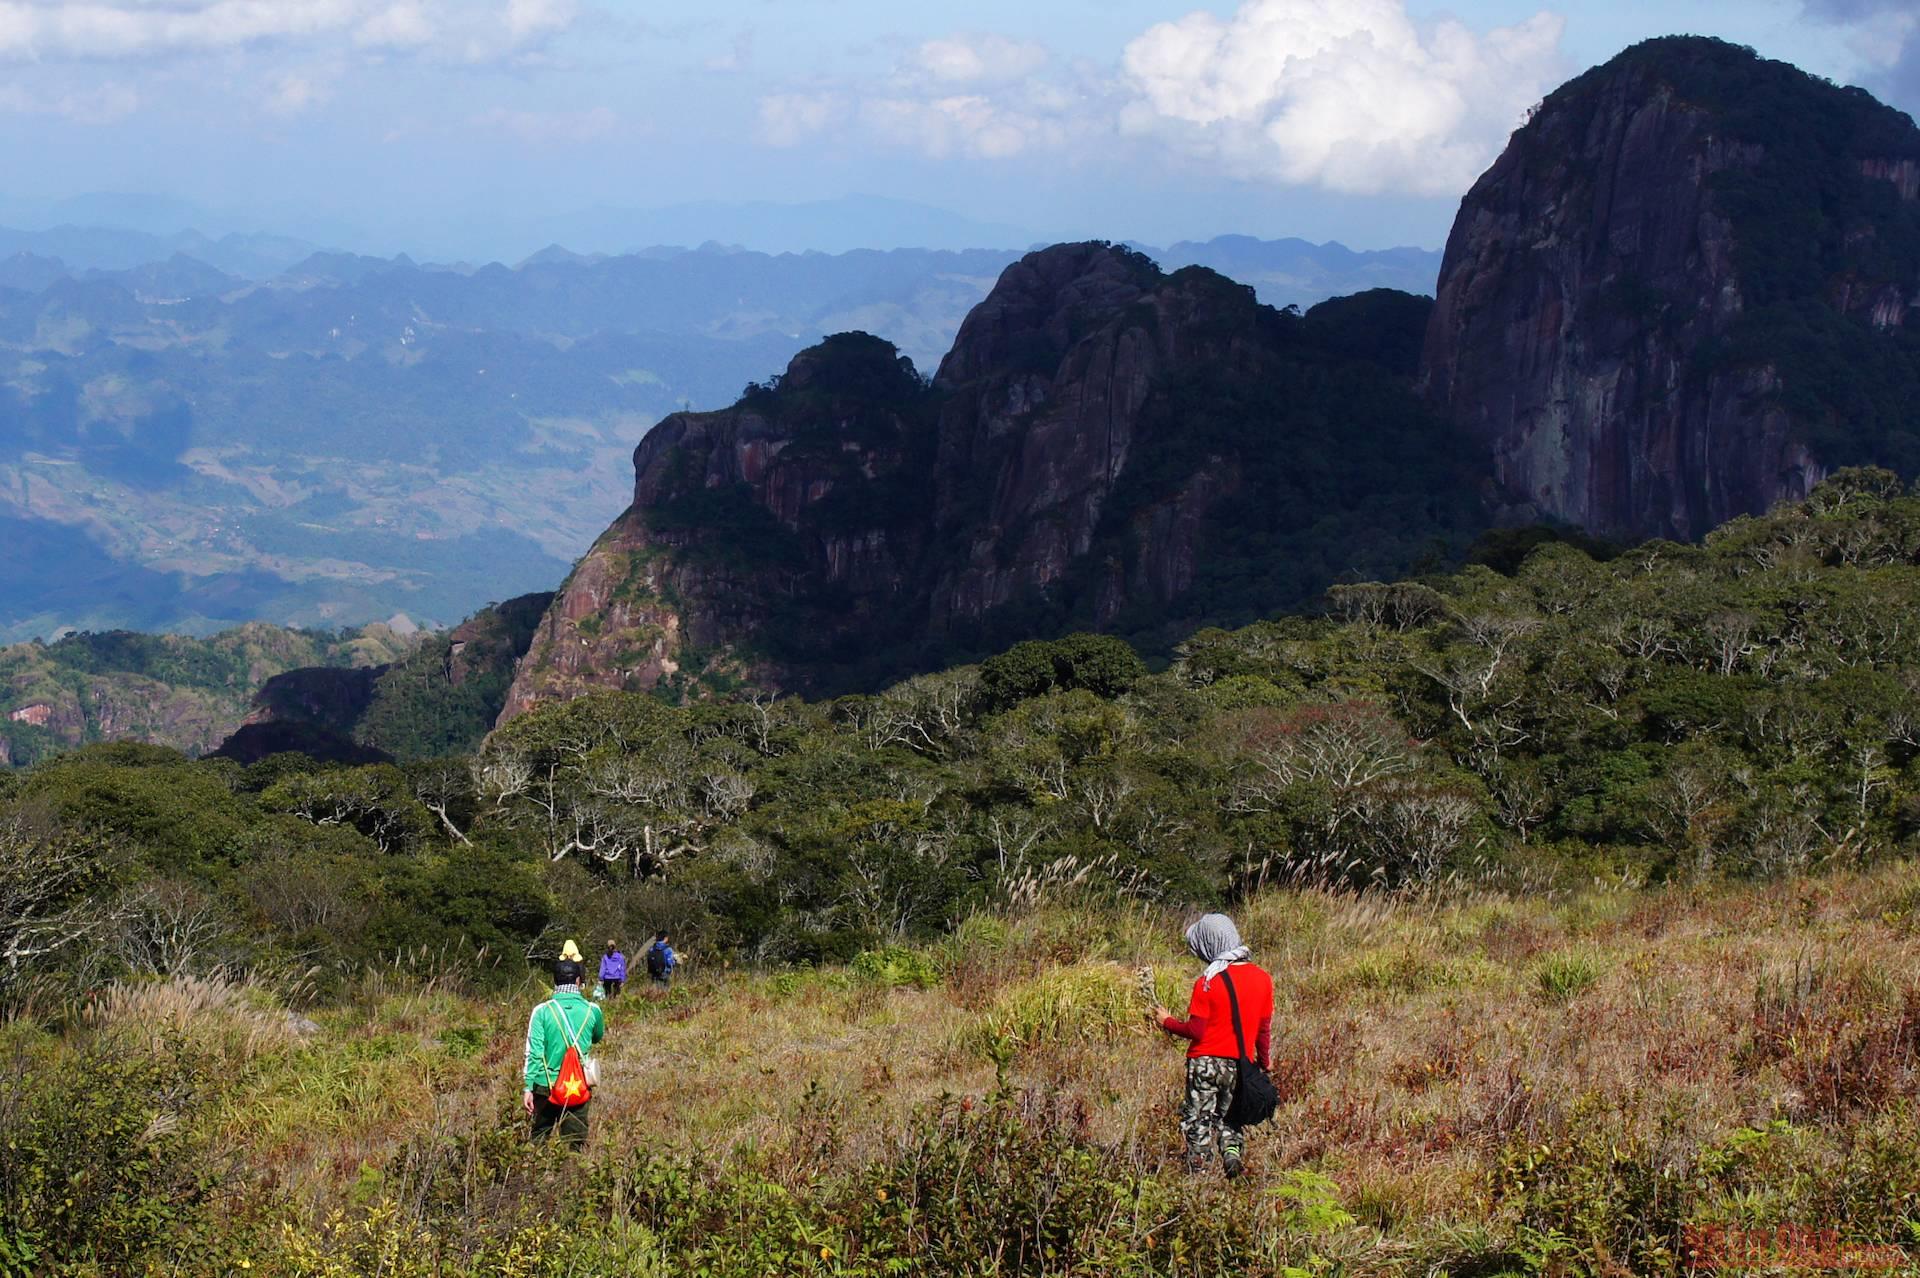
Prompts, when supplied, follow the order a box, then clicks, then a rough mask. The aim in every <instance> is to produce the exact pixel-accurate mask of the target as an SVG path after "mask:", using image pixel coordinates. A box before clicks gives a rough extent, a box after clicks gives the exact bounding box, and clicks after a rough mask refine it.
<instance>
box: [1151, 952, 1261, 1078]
mask: <svg viewBox="0 0 1920 1278" xmlns="http://www.w3.org/2000/svg"><path fill="white" fill-rule="evenodd" d="M1227 972H1230V973H1232V975H1233V992H1234V993H1235V994H1236V995H1238V996H1239V999H1240V1030H1241V1033H1243V1034H1245V1035H1246V1038H1247V1052H1248V1055H1250V1056H1252V1057H1253V1059H1254V1060H1255V1061H1256V1062H1257V1063H1258V1064H1259V1065H1260V1067H1261V1068H1262V1069H1268V1068H1271V1067H1272V1052H1273V1041H1272V1038H1273V978H1272V977H1271V976H1269V975H1267V973H1266V972H1265V971H1264V970H1263V969H1261V968H1259V967H1257V966H1255V965H1254V964H1252V963H1235V964H1233V965H1232V966H1231V967H1229V968H1228V969H1227ZM1231 1006H1232V1004H1231V1002H1230V1001H1229V1000H1228V998H1227V983H1226V980H1225V979H1224V974H1223V975H1222V976H1216V977H1214V978H1213V980H1212V981H1209V982H1207V983H1206V984H1205V985H1204V986H1203V985H1202V984H1201V982H1200V981H1197V980H1196V981H1195V982H1194V983H1193V998H1192V1000H1191V1001H1190V1002H1189V1003H1188V1005H1187V1019H1186V1020H1184V1021H1177V1020H1174V1019H1172V1018H1171V1017H1169V1018H1168V1019H1166V1020H1164V1021H1162V1022H1160V1028H1161V1029H1164V1030H1165V1031H1167V1033H1169V1034H1172V1035H1174V1036H1175V1037H1177V1038H1184V1039H1187V1040H1188V1041H1189V1042H1191V1043H1192V1044H1193V1046H1192V1047H1189V1048H1188V1049H1187V1056H1188V1058H1189V1059H1191V1058H1193V1057H1195V1056H1225V1057H1229V1058H1232V1057H1238V1056H1239V1055H1240V1046H1239V1044H1238V1043H1237V1042H1236V1041H1235V1039H1234V1034H1233V1018H1232V1016H1231V1014H1230V1011H1229V1009H1230V1008H1231Z"/></svg>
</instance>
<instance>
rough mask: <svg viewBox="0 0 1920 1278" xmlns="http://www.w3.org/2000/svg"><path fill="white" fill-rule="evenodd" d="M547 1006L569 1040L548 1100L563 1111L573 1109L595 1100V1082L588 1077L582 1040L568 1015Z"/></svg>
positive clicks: (548, 1093)
mask: <svg viewBox="0 0 1920 1278" xmlns="http://www.w3.org/2000/svg"><path fill="white" fill-rule="evenodd" d="M547 1006H548V1007H550V1008H553V1018H554V1019H555V1020H557V1021H559V1022H560V1032H561V1033H562V1034H563V1035H565V1036H566V1039H567V1054H566V1055H565V1056H562V1057H561V1058H560V1072H559V1073H558V1074H555V1075H554V1076H553V1086H552V1087H550V1088H548V1089H547V1099H548V1100H549V1101H551V1102H553V1103H554V1104H555V1105H558V1106H560V1107H561V1108H562V1109H572V1108H574V1107H575V1106H578V1105H584V1104H586V1103H587V1102H588V1101H590V1100H592V1099H593V1080H592V1078H590V1077H589V1076H588V1073H587V1064H586V1061H585V1059H584V1058H582V1057H581V1055H580V1040H579V1038H578V1037H577V1036H576V1035H575V1034H574V1032H573V1026H571V1025H569V1024H568V1023H567V1015H566V1013H565V1012H562V1011H561V1010H560V1009H559V1008H558V1007H556V1006H554V1004H552V1003H549V1004H547Z"/></svg>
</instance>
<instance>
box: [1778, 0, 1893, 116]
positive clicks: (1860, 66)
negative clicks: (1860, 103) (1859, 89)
mask: <svg viewBox="0 0 1920 1278" xmlns="http://www.w3.org/2000/svg"><path fill="white" fill-rule="evenodd" d="M1804 12H1805V14H1806V16H1807V17H1809V18H1812V19H1813V20H1815V21H1816V22H1821V23H1825V24H1827V25H1829V26H1834V27H1838V28H1840V30H1841V31H1842V32H1843V33H1844V35H1845V38H1846V43H1847V50H1848V52H1849V53H1851V54H1852V55H1853V57H1854V59H1855V60H1856V62H1857V70H1856V71H1855V72H1854V74H1855V75H1856V76H1857V77H1858V78H1859V79H1860V80H1861V82H1862V83H1863V84H1864V85H1865V87H1867V88H1869V89H1872V90H1874V91H1875V92H1877V93H1879V94H1881V95H1882V96H1883V97H1886V98H1887V99H1888V100H1890V101H1891V102H1893V104H1894V105H1896V106H1899V107H1903V108H1905V109H1906V110H1908V111H1920V11H1916V10H1915V8H1914V5H1913V2H1912V0H1806V3H1805V5H1804Z"/></svg>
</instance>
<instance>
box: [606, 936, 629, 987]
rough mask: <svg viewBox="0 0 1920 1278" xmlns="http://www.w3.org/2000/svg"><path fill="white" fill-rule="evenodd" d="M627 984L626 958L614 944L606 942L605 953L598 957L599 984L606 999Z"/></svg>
mask: <svg viewBox="0 0 1920 1278" xmlns="http://www.w3.org/2000/svg"><path fill="white" fill-rule="evenodd" d="M626 983H627V956H626V955H624V954H622V953H621V952H620V950H619V948H618V947H617V946H616V944H615V943H614V942H612V941H608V942H607V952H606V953H605V954H602V955H601V956H600V984H601V985H603V986H605V987H606V990H607V997H608V998H612V997H614V996H615V995H617V994H618V993H619V992H620V987H621V986H622V985H625V984H626Z"/></svg>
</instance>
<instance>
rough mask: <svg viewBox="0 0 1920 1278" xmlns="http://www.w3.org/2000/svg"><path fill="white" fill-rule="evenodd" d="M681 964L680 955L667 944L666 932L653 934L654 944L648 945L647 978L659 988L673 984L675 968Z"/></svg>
mask: <svg viewBox="0 0 1920 1278" xmlns="http://www.w3.org/2000/svg"><path fill="white" fill-rule="evenodd" d="M678 966H680V956H679V955H678V954H675V953H674V952H673V947H672V946H671V945H668V944H667V934H666V933H665V932H655V933H654V934H653V944H652V945H649V946H648V947H647V979H648V980H649V981H651V982H652V983H653V984H654V985H655V986H656V987H658V988H659V989H663V990H664V989H666V988H667V987H669V986H671V985H672V984H673V969H674V968H676V967H678Z"/></svg>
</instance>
